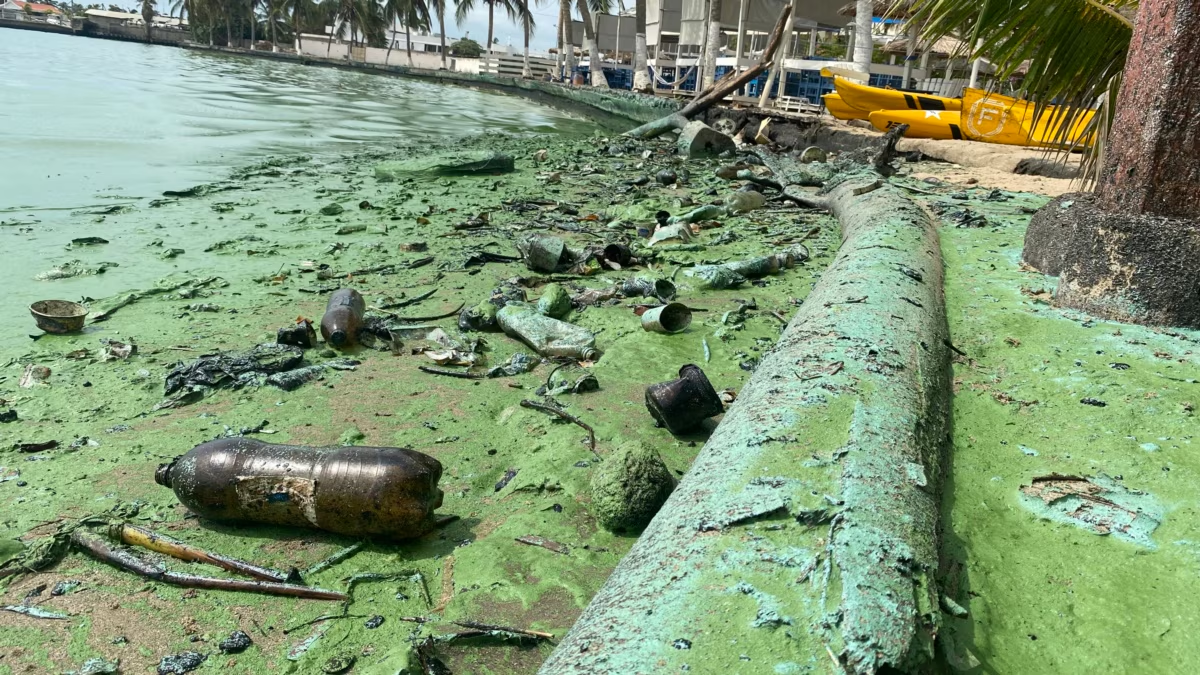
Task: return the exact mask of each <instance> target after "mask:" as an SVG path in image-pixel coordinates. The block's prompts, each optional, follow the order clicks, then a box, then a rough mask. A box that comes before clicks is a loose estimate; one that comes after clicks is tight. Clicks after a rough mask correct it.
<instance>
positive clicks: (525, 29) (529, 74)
mask: <svg viewBox="0 0 1200 675" xmlns="http://www.w3.org/2000/svg"><path fill="white" fill-rule="evenodd" d="M526 9H529V8H528V7H526ZM522 24H523V25H522V26H521V29H522V30H521V32H522V33H523V34H524V35H525V63H524V65H523V66H522V68H521V77H524V78H527V79H532V78H533V69H532V68H530V67H529V23H528V22H527V21H525V22H522Z"/></svg>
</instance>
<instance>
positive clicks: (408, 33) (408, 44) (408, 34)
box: [404, 21, 413, 68]
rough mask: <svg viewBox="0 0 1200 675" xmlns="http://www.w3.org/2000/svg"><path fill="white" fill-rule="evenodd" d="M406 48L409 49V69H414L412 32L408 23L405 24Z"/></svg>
mask: <svg viewBox="0 0 1200 675" xmlns="http://www.w3.org/2000/svg"><path fill="white" fill-rule="evenodd" d="M404 47H405V48H406V49H408V67H409V68H412V67H413V62H412V31H411V30H410V29H409V27H408V22H407V21H405V22H404Z"/></svg>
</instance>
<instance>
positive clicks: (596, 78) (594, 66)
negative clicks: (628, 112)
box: [576, 0, 715, 89]
mask: <svg viewBox="0 0 1200 675" xmlns="http://www.w3.org/2000/svg"><path fill="white" fill-rule="evenodd" d="M714 1H715V0H714ZM576 5H577V6H578V7H579V15H580V17H581V18H582V19H583V41H584V46H583V48H584V49H586V50H587V52H588V54H589V57H590V58H591V62H590V63H591V65H590V67H589V69H588V72H589V73H590V75H591V78H592V86H593V87H600V88H601V89H608V78H606V77H605V76H604V68H603V65H604V62H603V60H602V59H601V58H600V43H599V42H598V41H597V40H596V24H593V23H592V11H594V12H595V14H596V19H597V21H598V20H599V19H600V15H601V14H604V13H607V12H609V11H611V10H612V3H611V2H610V1H609V0H577V2H576ZM588 5H591V8H590V10H589V8H588Z"/></svg>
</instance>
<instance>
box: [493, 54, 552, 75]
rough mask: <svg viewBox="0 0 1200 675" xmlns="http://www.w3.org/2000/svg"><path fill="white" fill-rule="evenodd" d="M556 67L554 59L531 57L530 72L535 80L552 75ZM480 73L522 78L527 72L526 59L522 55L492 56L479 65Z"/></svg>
mask: <svg viewBox="0 0 1200 675" xmlns="http://www.w3.org/2000/svg"><path fill="white" fill-rule="evenodd" d="M556 65H557V64H556V63H555V61H554V60H553V59H541V58H537V57H534V56H531V57H529V70H530V71H531V72H532V73H533V77H534V78H535V79H539V80H540V79H543V78H544V77H545V76H547V75H552V74H553V73H554V71H555V69H556ZM479 72H481V73H490V74H492V75H507V76H509V77H521V76H522V75H523V74H524V72H525V57H524V56H523V55H520V54H491V55H489V56H487V57H485V58H484V59H482V61H481V63H480V64H479Z"/></svg>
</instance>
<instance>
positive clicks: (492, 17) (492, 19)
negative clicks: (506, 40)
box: [483, 0, 496, 54]
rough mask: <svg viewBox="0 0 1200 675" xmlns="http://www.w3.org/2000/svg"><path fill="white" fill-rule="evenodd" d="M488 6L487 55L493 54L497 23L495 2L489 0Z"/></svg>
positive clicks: (485, 49)
mask: <svg viewBox="0 0 1200 675" xmlns="http://www.w3.org/2000/svg"><path fill="white" fill-rule="evenodd" d="M487 6H488V39H487V44H486V45H484V47H483V49H484V53H485V54H491V53H492V39H493V38H494V37H495V36H494V35H493V32H494V30H495V23H496V3H495V0H487Z"/></svg>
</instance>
